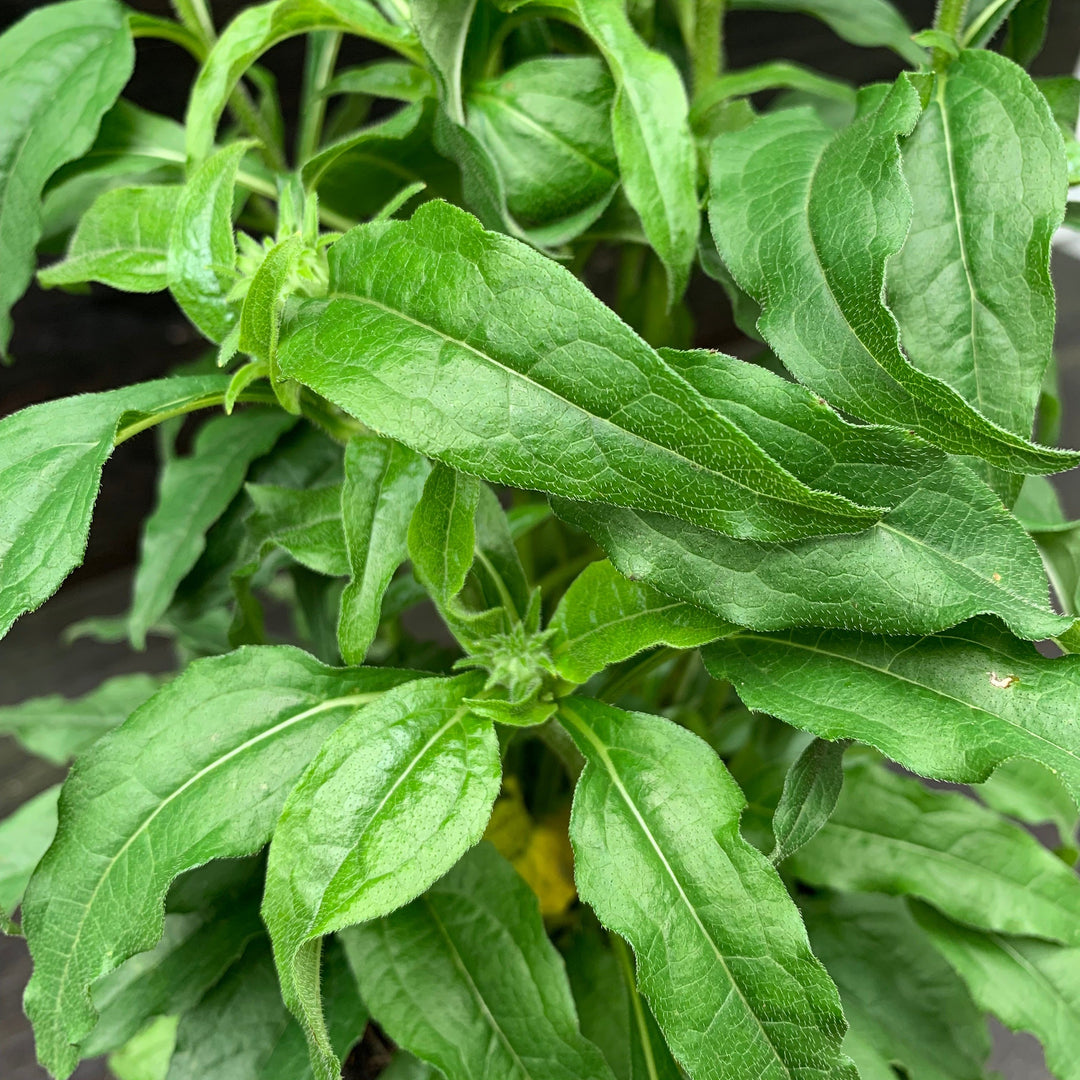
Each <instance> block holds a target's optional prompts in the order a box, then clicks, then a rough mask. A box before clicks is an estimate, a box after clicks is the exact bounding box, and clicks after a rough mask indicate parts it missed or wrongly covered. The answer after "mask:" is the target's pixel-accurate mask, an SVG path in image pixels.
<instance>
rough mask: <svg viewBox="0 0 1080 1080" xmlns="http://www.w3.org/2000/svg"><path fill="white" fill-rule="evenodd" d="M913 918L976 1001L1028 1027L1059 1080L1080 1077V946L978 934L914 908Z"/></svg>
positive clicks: (1023, 1028) (1019, 1028) (1007, 1023)
mask: <svg viewBox="0 0 1080 1080" xmlns="http://www.w3.org/2000/svg"><path fill="white" fill-rule="evenodd" d="M913 910H914V914H915V918H916V919H917V920H918V922H919V925H920V926H921V927H922V928H923V930H925V931H926V932H927V933H928V934H929V935H930V938H931V940H932V941H933V943H934V945H935V946H936V947H937V949H938V950H939V951H940V952H941V954H942V955H943V956H944V957H945V959H946V960H948V961H949V963H950V964H952V966H953V967H954V968H955V969H956V970H957V971H958V972H959V973H960V976H961V978H963V980H964V981H965V982H966V983H967V984H968V989H969V990H970V991H971V994H972V996H973V997H974V998H975V1000H976V1001H977V1002H978V1003H979V1005H980V1006H981V1007H982V1008H984V1009H987V1010H988V1011H989V1012H992V1013H994V1015H995V1016H997V1017H998V1019H999V1020H1001V1022H1002V1023H1003V1024H1005V1026H1006V1027H1009V1028H1012V1030H1013V1031H1030V1032H1031V1033H1032V1034H1033V1035H1034V1036H1035V1037H1036V1038H1037V1039H1038V1040H1039V1041H1040V1042H1041V1043H1042V1044H1043V1049H1044V1050H1045V1051H1046V1064H1047V1065H1048V1066H1049V1067H1050V1069H1051V1070H1053V1073H1054V1075H1055V1076H1057V1077H1058V1078H1059V1080H1077V1078H1078V1077H1080V949H1075V948H1073V949H1066V948H1062V947H1061V946H1060V945H1051V944H1050V943H1049V942H1046V941H1035V940H1032V939H1031V938H1021V937H1006V936H1004V935H1003V934H980V933H979V932H978V931H977V930H972V929H969V928H968V927H966V926H959V925H957V924H956V923H951V922H949V921H948V920H947V919H944V918H942V916H941V915H939V914H938V913H937V912H936V911H934V910H933V909H932V908H928V907H924V906H923V905H922V904H916V905H914V906H913Z"/></svg>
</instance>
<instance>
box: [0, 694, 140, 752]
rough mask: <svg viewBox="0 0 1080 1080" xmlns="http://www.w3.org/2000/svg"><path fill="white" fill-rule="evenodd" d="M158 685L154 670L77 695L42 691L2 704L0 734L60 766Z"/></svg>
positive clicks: (134, 707)
mask: <svg viewBox="0 0 1080 1080" xmlns="http://www.w3.org/2000/svg"><path fill="white" fill-rule="evenodd" d="M160 685H161V679H160V677H158V676H156V675H144V674H142V673H139V674H134V675H117V676H115V677H113V678H111V679H106V680H105V681H104V682H103V683H102V684H101V685H100V686H99V687H97V688H96V689H95V690H91V691H90V692H89V693H88V694H83V696H82V697H78V698H65V697H61V696H60V695H59V694H48V695H46V696H45V697H38V698H29V699H28V700H26V701H21V702H19V704H17V705H5V706H3V707H0V734H3V735H11V736H12V737H13V738H14V739H15V741H16V742H18V744H19V745H20V746H21V747H22V748H23V749H24V750H26V751H28V752H29V753H31V754H36V755H37V756H38V757H41V758H44V759H45V760H46V761H51V762H52V763H53V764H54V765H66V764H67V763H68V762H69V761H70V760H71V759H72V758H73V757H75V756H76V755H77V754H79V753H81V752H82V751H83V750H85V749H86V748H87V747H88V746H90V745H92V744H93V743H95V742H97V740H98V739H100V738H101V736H102V735H104V734H106V733H107V732H109V731H112V729H113V728H114V727H116V726H117V725H118V724H121V723H123V722H124V720H126V719H127V718H128V716H129V715H130V714H131V713H133V712H134V711H135V710H136V709H137V708H138V707H139V706H140V705H141V704H142V703H143V702H144V701H145V700H146V699H147V698H148V697H149V696H150V695H151V694H152V693H153V692H154V691H155V690H156V689H157V688H158V687H159V686H160Z"/></svg>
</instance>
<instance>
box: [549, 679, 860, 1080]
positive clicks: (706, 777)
mask: <svg viewBox="0 0 1080 1080" xmlns="http://www.w3.org/2000/svg"><path fill="white" fill-rule="evenodd" d="M560 717H561V718H562V720H563V723H564V724H565V726H566V727H567V729H568V730H569V731H570V733H571V734H572V735H573V737H574V740H575V742H576V743H577V745H578V747H579V748H580V749H581V751H582V753H583V754H584V755H585V758H586V766H585V771H584V772H583V773H582V774H581V778H580V780H579V781H578V786H577V791H576V793H575V795H574V808H573V813H572V814H571V818H570V840H571V843H572V844H573V846H574V856H575V864H574V865H575V869H574V876H575V879H576V881H577V886H578V893H579V894H580V896H581V898H582V899H583V900H584V901H585V902H586V903H589V904H591V905H592V907H593V908H594V909H595V910H596V914H597V916H598V917H599V918H600V921H601V922H602V923H603V924H604V925H605V926H607V927H608V928H609V929H611V930H614V931H616V932H618V933H619V934H621V935H622V936H623V937H625V938H626V939H627V941H629V942H630V944H631V945H632V946H633V948H634V952H635V953H636V955H637V961H638V973H637V974H638V986H639V987H640V989H641V992H642V993H643V994H644V996H645V997H646V998H647V999H648V1001H649V1004H650V1005H651V1006H652V1011H653V1015H654V1016H655V1017H656V1019H657V1021H658V1023H659V1024H660V1027H661V1028H662V1029H663V1031H664V1034H665V1036H666V1037H667V1041H668V1045H669V1046H670V1047H671V1049H672V1052H673V1054H674V1055H675V1058H676V1059H677V1060H678V1061H679V1062H680V1064H681V1065H682V1066H683V1068H684V1069H686V1070H687V1071H688V1072H689V1073H691V1074H692V1075H693V1076H694V1077H695V1080H720V1078H724V1080H727V1078H739V1080H742V1078H747V1080H752V1078H755V1077H778V1078H779V1077H800V1078H801V1077H824V1076H841V1075H850V1072H849V1071H848V1070H850V1064H849V1063H848V1062H847V1059H846V1058H845V1057H844V1055H843V1054H842V1053H841V1052H840V1039H841V1037H842V1035H843V1031H844V1020H843V1013H842V1012H841V1010H840V1001H839V998H838V996H837V994H836V989H835V987H834V986H833V985H832V983H831V982H830V981H829V978H828V976H827V975H826V974H825V972H824V970H823V969H822V968H821V966H820V965H819V964H818V962H817V961H816V960H815V959H814V957H813V955H812V954H811V952H810V947H809V945H808V944H807V941H806V935H805V931H804V930H803V927H802V922H801V920H800V919H799V915H798V911H797V910H796V908H795V906H794V904H793V903H792V902H791V900H790V898H789V896H788V894H787V891H786V890H785V888H784V886H783V883H782V882H781V881H780V878H779V877H778V876H777V874H776V871H775V870H774V869H773V868H772V866H771V865H770V864H769V861H768V859H766V858H765V856H763V855H761V854H760V853H759V852H758V851H756V850H755V849H754V848H753V847H751V846H750V845H749V844H748V843H746V841H745V840H743V839H742V837H741V836H740V835H739V815H740V814H741V812H742V810H743V807H744V806H745V799H744V798H743V795H742V792H741V791H739V788H738V786H737V785H736V784H735V782H734V780H732V779H731V776H730V775H729V774H728V772H727V770H726V769H725V768H724V765H723V763H722V762H721V761H720V759H719V758H718V757H717V756H716V755H715V754H714V753H713V751H712V750H711V749H710V748H709V746H708V745H707V744H706V743H705V742H703V741H702V740H701V739H699V738H698V737H697V736H695V735H692V734H691V733H690V732H689V731H687V730H686V729H684V728H681V727H678V726H677V725H675V724H673V723H672V722H671V721H669V720H665V719H663V718H661V717H658V716H648V715H646V714H644V713H627V712H622V711H621V710H619V709H615V708H612V707H611V706H610V705H604V704H602V703H601V702H599V701H594V700H590V699H586V698H578V697H574V698H569V699H567V700H566V701H564V702H563V704H562V707H561V710H560ZM661 793H662V794H661Z"/></svg>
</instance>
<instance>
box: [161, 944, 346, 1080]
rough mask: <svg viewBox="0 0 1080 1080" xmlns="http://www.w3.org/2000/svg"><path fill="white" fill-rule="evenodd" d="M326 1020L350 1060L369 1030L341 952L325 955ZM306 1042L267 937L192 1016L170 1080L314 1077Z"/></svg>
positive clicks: (180, 1037)
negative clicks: (285, 996)
mask: <svg viewBox="0 0 1080 1080" xmlns="http://www.w3.org/2000/svg"><path fill="white" fill-rule="evenodd" d="M322 998H323V1004H324V1005H325V1007H326V1023H327V1027H328V1028H329V1030H330V1039H331V1041H332V1043H333V1045H334V1049H335V1051H336V1053H337V1054H338V1055H339V1056H340V1057H342V1058H344V1057H346V1056H347V1055H348V1053H349V1050H350V1048H351V1047H352V1046H353V1045H354V1044H355V1043H356V1042H357V1041H359V1039H360V1037H361V1036H362V1035H363V1033H364V1028H365V1027H366V1026H367V1009H366V1008H365V1007H364V1003H363V1002H362V1001H361V1000H360V996H359V994H358V993H357V990H356V981H355V980H354V979H353V976H352V972H351V971H350V970H349V967H348V964H347V963H346V961H345V957H344V955H343V954H342V950H341V949H340V947H338V946H337V945H336V944H332V945H331V947H330V948H328V949H327V950H326V964H325V967H324V971H323V988H322ZM312 1075H313V1074H312V1072H311V1066H310V1065H309V1064H308V1051H307V1043H306V1041H305V1040H304V1033H303V1032H302V1031H301V1030H300V1025H299V1024H297V1022H296V1021H295V1020H294V1019H293V1018H292V1017H291V1016H290V1015H289V1010H288V1009H286V1008H285V1005H284V1003H283V1002H282V1000H281V994H280V993H279V992H278V985H277V978H276V976H275V974H274V960H273V955H272V953H271V951H270V947H269V944H268V943H267V942H266V940H265V938H260V939H259V940H257V941H255V942H253V943H252V944H251V945H250V946H249V947H248V949H247V951H246V952H245V953H244V956H243V959H242V960H241V961H240V962H239V963H238V964H236V965H235V966H234V967H233V969H232V970H231V971H230V972H229V973H228V975H226V976H225V978H224V979H223V980H222V981H221V982H220V983H219V984H218V985H217V986H215V987H214V989H213V990H211V991H210V993H209V994H207V995H206V997H204V998H203V1000H202V1001H201V1002H200V1003H199V1004H198V1005H197V1006H196V1007H195V1008H194V1009H192V1010H191V1011H190V1012H187V1013H185V1014H184V1016H183V1018H182V1019H181V1021H180V1029H179V1031H178V1032H177V1037H176V1053H175V1056H174V1057H173V1063H172V1068H171V1069H170V1071H169V1075H168V1080H208V1078H209V1077H219V1078H221V1080H225V1078H226V1077H227V1078H228V1080H311V1077H312Z"/></svg>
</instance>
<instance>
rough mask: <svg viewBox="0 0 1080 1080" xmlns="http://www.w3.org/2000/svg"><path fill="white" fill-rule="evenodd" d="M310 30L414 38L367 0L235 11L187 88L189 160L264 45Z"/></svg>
mask: <svg viewBox="0 0 1080 1080" xmlns="http://www.w3.org/2000/svg"><path fill="white" fill-rule="evenodd" d="M311 30H339V31H342V32H343V33H348V34H358V35H360V36H361V37H366V38H369V39H370V40H372V41H377V42H379V43H381V44H383V45H388V46H390V47H391V48H403V47H404V48H408V47H409V45H410V44H411V43H414V41H415V39H414V38H413V36H412V35H411V34H410V33H409V32H408V31H407V30H405V29H404V28H403V27H400V26H397V25H395V24H394V23H391V22H390V21H389V20H387V19H386V18H385V17H384V16H383V15H382V13H381V12H380V11H379V9H378V8H377V7H376V6H375V5H374V4H371V3H368V2H367V0H271V2H270V3H265V4H258V5H256V6H255V7H251V8H247V9H245V10H244V11H241V12H240V14H239V15H237V16H236V18H235V19H233V21H232V22H231V23H229V25H228V26H227V27H226V29H225V31H224V32H223V33H222V35H221V37H219V38H218V40H217V42H216V43H215V45H214V47H213V49H211V50H210V54H209V56H207V58H206V62H205V63H204V64H203V66H202V70H201V71H200V72H199V77H198V78H197V79H196V80H195V85H194V87H193V88H192V93H191V100H190V101H189V102H188V108H187V115H186V117H185V127H186V129H187V155H188V159H189V160H190V161H193V162H195V163H198V162H200V161H202V160H203V159H204V158H205V157H206V156H207V155H208V154H209V153H210V151H211V149H212V148H213V145H214V133H215V131H216V130H217V123H218V120H219V119H220V118H221V114H222V112H223V111H224V110H225V105H226V103H227V102H228V100H229V95H230V94H231V93H232V91H233V89H234V87H235V86H236V84H237V82H238V81H239V79H240V77H241V76H242V75H243V73H244V72H245V71H246V70H247V69H248V68H249V67H250V66H251V65H252V64H253V63H254V62H255V61H256V60H257V59H258V58H259V57H260V56H261V55H262V54H263V53H264V52H266V50H267V49H270V48H272V47H273V46H274V45H276V44H278V43H279V42H281V41H284V40H286V39H287V38H290V37H295V36H296V35H297V34H305V33H308V32H309V31H311Z"/></svg>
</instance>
